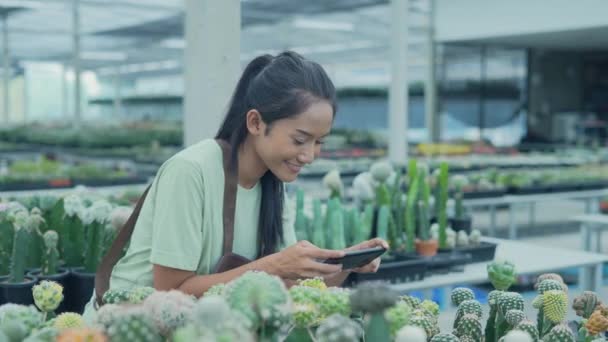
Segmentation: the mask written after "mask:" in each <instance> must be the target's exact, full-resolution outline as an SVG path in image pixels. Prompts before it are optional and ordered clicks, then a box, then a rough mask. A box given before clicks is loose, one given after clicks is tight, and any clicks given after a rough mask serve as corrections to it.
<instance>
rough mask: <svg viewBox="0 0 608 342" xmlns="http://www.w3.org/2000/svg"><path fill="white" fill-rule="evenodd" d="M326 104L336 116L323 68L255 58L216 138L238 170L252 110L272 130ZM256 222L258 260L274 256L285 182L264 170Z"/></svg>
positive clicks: (295, 59)
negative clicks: (227, 147)
mask: <svg viewBox="0 0 608 342" xmlns="http://www.w3.org/2000/svg"><path fill="white" fill-rule="evenodd" d="M321 100H323V101H328V102H329V103H330V104H331V106H332V109H333V113H334V115H335V113H336V91H335V88H334V85H333V83H332V82H331V80H330V79H329V77H328V76H327V74H326V73H325V71H324V70H323V68H322V67H321V66H320V65H319V64H317V63H315V62H312V61H309V60H307V59H305V58H303V57H302V56H300V55H299V54H297V53H295V52H290V51H287V52H283V53H281V54H279V55H278V56H276V57H273V56H271V55H263V56H259V57H256V58H255V59H253V60H252V61H251V62H250V63H249V64H248V65H247V67H246V68H245V70H244V71H243V75H242V76H241V79H240V80H239V82H238V84H237V86H236V89H235V91H234V94H233V95H232V99H231V101H230V104H229V106H228V112H227V113H226V117H225V118H224V121H223V123H222V125H221V127H220V129H219V131H218V132H217V135H216V137H215V138H216V139H223V140H226V141H228V142H229V143H230V145H231V146H232V158H231V164H230V165H231V167H232V168H237V166H238V159H237V156H238V149H239V147H240V146H241V145H242V144H243V142H244V141H245V138H246V137H247V134H248V130H247V122H246V116H247V112H249V111H250V110H251V109H256V110H257V111H258V112H260V114H261V117H262V120H263V121H264V123H266V124H267V125H268V127H269V128H270V127H272V123H273V122H274V121H276V120H280V119H284V118H289V117H293V116H295V115H298V114H300V113H302V112H304V111H305V110H306V109H307V108H308V107H309V106H310V105H311V104H313V103H315V102H318V101H321ZM261 186H262V203H261V208H260V218H259V229H260V235H259V242H260V256H264V255H268V254H271V253H274V252H275V250H276V249H277V247H278V245H279V242H280V241H282V240H283V182H281V181H280V180H279V179H278V178H277V177H276V176H275V175H274V174H273V173H272V172H270V171H267V172H266V173H265V174H264V175H263V176H262V179H261Z"/></svg>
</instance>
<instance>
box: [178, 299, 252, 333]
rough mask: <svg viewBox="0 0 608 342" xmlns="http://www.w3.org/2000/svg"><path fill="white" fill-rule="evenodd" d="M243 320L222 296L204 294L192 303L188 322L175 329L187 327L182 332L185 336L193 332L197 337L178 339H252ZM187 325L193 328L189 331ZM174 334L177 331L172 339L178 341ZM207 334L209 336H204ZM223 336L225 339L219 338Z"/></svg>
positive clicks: (180, 329)
mask: <svg viewBox="0 0 608 342" xmlns="http://www.w3.org/2000/svg"><path fill="white" fill-rule="evenodd" d="M243 321H244V320H243V319H242V317H241V316H240V314H239V313H237V312H235V311H233V310H232V309H231V308H230V305H228V302H226V299H225V298H224V297H221V296H205V297H203V298H201V299H199V300H198V302H196V304H195V305H194V308H193V309H192V312H191V313H190V317H189V324H188V325H186V326H185V327H183V328H179V329H177V331H182V330H184V328H187V329H185V332H182V334H184V336H185V334H186V332H188V333H189V334H191V333H194V336H196V337H197V338H190V339H182V340H179V341H215V340H218V341H241V342H245V341H253V336H252V335H251V333H250V332H249V330H247V327H246V326H245V323H244V322H243ZM188 327H191V328H193V329H194V330H192V331H191V329H190V328H188ZM176 335H177V333H176V334H174V340H175V341H176V342H178V340H177V339H175V336H176ZM207 335H210V337H209V338H205V337H207ZM211 335H212V336H211ZM212 337H213V338H212ZM224 337H225V338H226V339H223V340H222V339H220V338H224ZM214 338H217V339H214Z"/></svg>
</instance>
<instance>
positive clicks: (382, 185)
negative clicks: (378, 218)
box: [370, 162, 393, 208]
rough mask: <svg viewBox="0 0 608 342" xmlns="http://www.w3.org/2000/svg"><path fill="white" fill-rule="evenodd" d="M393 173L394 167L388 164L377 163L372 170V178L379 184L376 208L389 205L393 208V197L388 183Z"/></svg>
mask: <svg viewBox="0 0 608 342" xmlns="http://www.w3.org/2000/svg"><path fill="white" fill-rule="evenodd" d="M392 172H393V168H392V166H391V165H390V164H389V163H388V162H376V163H374V164H373V165H372V166H371V168H370V173H371V175H372V178H373V179H374V180H375V181H376V183H377V184H378V185H377V186H376V206H378V207H380V206H383V205H388V206H389V208H390V207H391V196H390V191H389V189H388V186H387V185H386V181H387V180H388V177H389V176H390V175H391V173H392Z"/></svg>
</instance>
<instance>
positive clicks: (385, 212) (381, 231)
mask: <svg viewBox="0 0 608 342" xmlns="http://www.w3.org/2000/svg"><path fill="white" fill-rule="evenodd" d="M390 215H391V211H390V208H389V207H388V206H387V205H382V206H380V209H379V210H378V220H377V223H376V229H377V231H378V232H377V235H376V236H377V237H379V238H381V239H383V240H388V224H389V220H390Z"/></svg>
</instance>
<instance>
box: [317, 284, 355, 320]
mask: <svg viewBox="0 0 608 342" xmlns="http://www.w3.org/2000/svg"><path fill="white" fill-rule="evenodd" d="M319 311H320V313H321V315H323V316H325V317H327V316H330V315H332V314H335V313H337V314H341V315H343V316H349V315H350V313H351V306H350V290H348V289H343V288H339V287H330V288H328V289H327V290H326V291H322V290H321V302H320V304H319Z"/></svg>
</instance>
